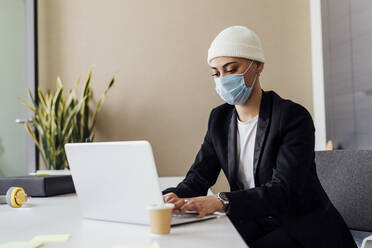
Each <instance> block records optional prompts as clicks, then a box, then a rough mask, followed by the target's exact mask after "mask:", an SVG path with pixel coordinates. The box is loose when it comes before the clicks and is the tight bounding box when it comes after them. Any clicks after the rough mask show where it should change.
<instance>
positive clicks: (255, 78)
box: [243, 61, 260, 89]
mask: <svg viewBox="0 0 372 248" xmlns="http://www.w3.org/2000/svg"><path fill="white" fill-rule="evenodd" d="M252 64H253V61H251V64H250V65H249V66H248V68H247V69H246V70H245V72H243V75H244V74H245V73H247V71H248V70H249V68H251V66H252ZM259 74H260V73H259V72H257V73H256V76H255V77H254V81H253V84H252V86H251V88H252V89H253V87H254V84H255V83H256V80H257V76H258V75H259Z"/></svg>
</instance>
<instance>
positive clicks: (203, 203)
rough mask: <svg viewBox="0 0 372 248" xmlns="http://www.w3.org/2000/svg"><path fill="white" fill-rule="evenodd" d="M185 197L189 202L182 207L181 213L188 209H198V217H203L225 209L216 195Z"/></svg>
mask: <svg viewBox="0 0 372 248" xmlns="http://www.w3.org/2000/svg"><path fill="white" fill-rule="evenodd" d="M183 199H184V200H186V201H187V202H186V203H185V204H184V205H183V206H182V207H181V208H180V211H181V213H184V212H185V211H186V210H191V211H196V212H198V213H199V215H198V216H197V217H198V218H203V217H204V216H206V215H208V214H212V213H214V212H215V211H222V210H223V204H222V202H221V201H220V200H219V199H218V198H217V197H216V196H215V195H211V196H199V197H192V198H183Z"/></svg>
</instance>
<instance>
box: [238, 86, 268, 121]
mask: <svg viewBox="0 0 372 248" xmlns="http://www.w3.org/2000/svg"><path fill="white" fill-rule="evenodd" d="M261 99H262V90H261V86H260V82H259V81H258V80H257V82H256V84H255V86H254V87H253V91H252V93H251V96H250V97H249V98H248V100H247V102H246V103H245V104H244V105H235V108H236V111H237V112H238V118H239V120H240V121H242V122H246V121H249V120H251V119H253V118H254V117H255V116H256V115H258V114H259V112H260V104H261Z"/></svg>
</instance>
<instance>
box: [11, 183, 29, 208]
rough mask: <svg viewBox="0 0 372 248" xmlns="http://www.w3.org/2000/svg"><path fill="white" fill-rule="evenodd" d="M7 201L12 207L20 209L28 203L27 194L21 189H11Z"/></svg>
mask: <svg viewBox="0 0 372 248" xmlns="http://www.w3.org/2000/svg"><path fill="white" fill-rule="evenodd" d="M6 200H7V203H8V205H10V206H11V207H13V208H20V207H22V205H23V204H24V203H25V202H27V194H26V192H25V190H24V189H23V188H21V187H11V188H9V189H8V192H7V193H6Z"/></svg>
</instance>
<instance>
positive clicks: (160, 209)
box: [147, 203, 174, 234]
mask: <svg viewBox="0 0 372 248" xmlns="http://www.w3.org/2000/svg"><path fill="white" fill-rule="evenodd" d="M173 208H174V204H173V203H164V204H150V205H148V206H147V210H148V211H149V216H150V225H151V232H152V233H154V234H169V233H170V225H171V220H172V211H173Z"/></svg>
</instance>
